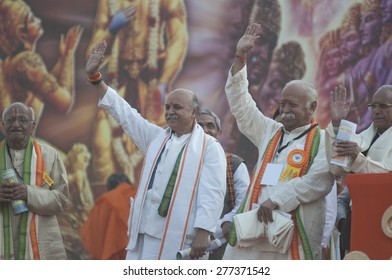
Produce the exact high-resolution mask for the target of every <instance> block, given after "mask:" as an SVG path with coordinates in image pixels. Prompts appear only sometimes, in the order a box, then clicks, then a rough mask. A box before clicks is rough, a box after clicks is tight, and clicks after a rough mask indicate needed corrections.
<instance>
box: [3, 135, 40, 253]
mask: <svg viewBox="0 0 392 280" xmlns="http://www.w3.org/2000/svg"><path fill="white" fill-rule="evenodd" d="M6 155H7V143H6V141H2V142H0V171H4V170H6V169H7V164H6V163H7V161H6ZM9 167H10V166H8V168H9ZM44 171H45V163H44V161H43V157H42V151H41V147H40V145H39V144H38V143H37V142H36V141H34V140H33V138H30V139H29V142H28V143H27V147H26V150H25V155H24V162H23V173H22V177H23V183H24V184H26V185H36V186H42V182H43V176H44ZM0 180H1V178H0ZM12 214H13V210H12V206H11V203H9V202H3V203H0V259H5V260H9V259H14V258H15V254H14V246H13V232H12V225H11V215H12ZM17 234H18V252H17V257H18V259H19V260H24V259H34V260H38V259H40V255H39V249H38V239H37V236H38V220H37V216H36V215H35V214H34V213H33V212H31V211H27V212H24V213H21V214H20V218H19V226H18V233H17Z"/></svg>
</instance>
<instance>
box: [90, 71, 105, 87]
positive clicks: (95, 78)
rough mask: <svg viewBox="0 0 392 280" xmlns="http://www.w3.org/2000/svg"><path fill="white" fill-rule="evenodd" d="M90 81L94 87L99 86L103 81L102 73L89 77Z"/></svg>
mask: <svg viewBox="0 0 392 280" xmlns="http://www.w3.org/2000/svg"><path fill="white" fill-rule="evenodd" d="M88 81H89V82H90V83H91V84H93V85H95V86H96V85H99V84H100V83H101V82H102V81H103V77H102V74H101V72H97V73H95V74H94V75H92V76H89V77H88Z"/></svg>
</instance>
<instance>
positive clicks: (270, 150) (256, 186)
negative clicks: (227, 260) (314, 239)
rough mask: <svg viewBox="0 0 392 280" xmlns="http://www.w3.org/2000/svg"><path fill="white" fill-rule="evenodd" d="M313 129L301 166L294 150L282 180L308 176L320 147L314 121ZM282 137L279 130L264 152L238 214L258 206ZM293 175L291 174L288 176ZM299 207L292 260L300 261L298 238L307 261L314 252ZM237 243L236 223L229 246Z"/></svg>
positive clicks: (295, 212)
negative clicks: (268, 169)
mask: <svg viewBox="0 0 392 280" xmlns="http://www.w3.org/2000/svg"><path fill="white" fill-rule="evenodd" d="M310 126H311V127H312V126H314V128H313V129H311V130H310V131H309V133H308V134H307V136H306V142H305V149H304V151H301V153H300V154H301V156H302V158H301V164H300V165H298V166H296V165H295V163H293V162H292V161H291V158H290V156H291V154H293V155H294V154H295V153H293V152H294V151H299V150H293V151H292V153H290V155H289V159H290V160H288V161H290V162H289V164H288V166H290V168H286V169H285V170H284V171H283V173H282V175H281V177H280V180H283V179H285V178H284V176H286V175H291V178H294V177H297V176H303V175H305V174H306V172H307V171H308V170H309V168H310V166H311V165H312V163H313V160H314V158H315V156H316V155H317V151H318V147H319V144H320V132H321V129H320V127H318V126H317V124H316V121H315V120H314V119H312V122H311V125H310ZM281 137H282V130H281V129H279V130H278V131H277V132H276V133H275V135H274V136H273V137H272V138H271V140H270V141H269V143H268V145H267V148H266V150H265V152H264V155H263V157H262V162H261V164H260V166H259V168H258V170H257V171H256V172H255V173H254V174H253V175H252V179H251V182H250V185H249V187H248V191H247V194H246V197H245V199H244V201H243V202H242V204H241V206H240V208H239V210H238V212H237V214H240V213H243V212H246V211H250V210H252V209H251V208H252V205H253V204H257V202H258V198H259V195H260V192H261V191H262V185H261V184H260V182H261V178H262V177H263V175H264V172H265V169H266V168H267V165H268V163H270V162H271V161H272V159H273V157H274V155H275V152H276V149H277V147H278V143H279V140H280V138H281ZM288 173H291V174H288ZM298 209H299V207H297V209H296V210H294V211H292V213H291V214H292V219H293V222H294V234H293V239H292V242H291V252H292V259H300V254H299V249H298V236H299V237H300V239H301V242H302V247H303V250H304V254H305V258H306V259H312V252H311V248H310V245H309V241H308V238H307V236H306V232H305V230H304V227H303V224H302V221H301V217H300V215H299V212H298ZM236 242H237V237H236V234H235V228H234V223H233V224H232V225H231V229H230V234H229V244H230V245H231V246H235V244H236Z"/></svg>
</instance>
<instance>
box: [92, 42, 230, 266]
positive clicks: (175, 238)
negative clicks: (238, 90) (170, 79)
mask: <svg viewBox="0 0 392 280" xmlns="http://www.w3.org/2000/svg"><path fill="white" fill-rule="evenodd" d="M105 50H106V42H104V41H103V42H100V43H99V44H98V45H97V46H96V47H95V48H94V49H93V52H92V54H91V56H90V58H89V60H88V62H87V64H86V72H87V74H88V76H89V80H90V82H91V83H92V84H93V85H96V89H97V92H98V93H100V95H101V97H102V98H101V100H100V102H99V106H100V107H101V108H105V109H106V110H107V111H108V112H109V113H110V114H111V115H112V117H113V118H114V119H115V120H116V121H117V122H118V123H119V124H120V125H121V127H122V128H123V129H124V131H125V132H126V133H127V134H128V135H129V136H130V137H131V138H132V140H133V141H134V142H135V144H136V145H137V146H138V148H139V149H140V150H141V151H142V153H143V154H144V155H145V157H146V159H145V162H144V166H143V170H142V174H141V178H140V180H139V186H138V192H137V194H136V197H135V200H134V201H131V208H130V218H129V219H130V221H129V243H128V246H127V248H126V249H127V259H176V253H177V251H180V250H183V249H186V248H191V253H190V258H192V259H198V258H202V257H205V256H204V255H205V253H206V249H207V247H208V242H209V236H210V234H211V233H213V232H215V228H216V224H217V222H218V220H219V215H220V213H221V211H222V208H223V200H224V196H225V192H226V160H225V154H224V151H223V149H222V147H221V145H220V144H219V142H218V141H217V140H216V139H214V138H213V137H211V136H209V135H207V134H205V133H204V131H203V129H202V128H201V127H200V126H199V125H198V124H197V123H196V120H195V118H196V115H197V113H198V110H200V109H199V108H200V105H199V103H198V101H197V98H196V96H195V95H194V94H193V92H191V91H189V90H185V89H177V90H174V91H173V92H171V93H170V94H169V96H168V97H167V99H166V102H165V117H166V122H167V124H168V126H169V127H168V128H166V129H163V128H161V127H159V126H156V125H154V124H152V123H150V122H148V121H147V120H146V119H144V118H143V117H142V116H140V114H139V113H138V112H137V111H136V110H135V109H133V108H132V107H131V106H130V105H129V104H128V103H127V102H126V101H125V100H124V99H123V98H121V97H120V96H119V95H118V94H117V93H116V92H115V91H114V90H113V89H112V88H110V87H108V86H107V85H106V84H105V83H104V82H103V81H102V75H101V74H100V72H98V68H99V66H100V64H101V62H102V60H103V54H104V53H105Z"/></svg>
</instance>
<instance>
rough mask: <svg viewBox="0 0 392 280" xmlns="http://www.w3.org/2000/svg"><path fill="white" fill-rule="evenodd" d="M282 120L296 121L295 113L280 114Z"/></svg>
mask: <svg viewBox="0 0 392 280" xmlns="http://www.w3.org/2000/svg"><path fill="white" fill-rule="evenodd" d="M280 118H281V119H282V120H295V115H294V114H293V113H282V114H280Z"/></svg>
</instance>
